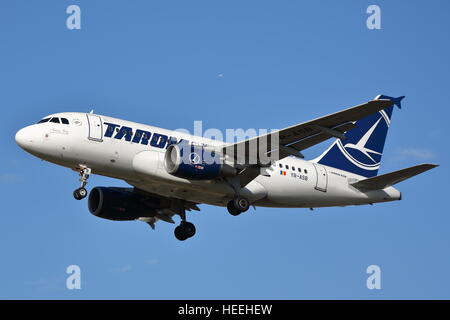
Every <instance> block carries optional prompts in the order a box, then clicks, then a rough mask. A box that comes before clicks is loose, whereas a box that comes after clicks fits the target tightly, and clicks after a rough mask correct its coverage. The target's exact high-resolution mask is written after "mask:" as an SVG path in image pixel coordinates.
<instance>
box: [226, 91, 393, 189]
mask: <svg viewBox="0 0 450 320" xmlns="http://www.w3.org/2000/svg"><path fill="white" fill-rule="evenodd" d="M394 103H395V102H394V101H392V100H388V99H377V100H372V101H369V102H367V103H364V104H361V105H358V106H354V107H352V108H348V109H345V110H342V111H339V112H336V113H333V114H330V115H327V116H324V117H320V118H317V119H314V120H311V121H308V122H304V123H300V124H297V125H294V126H291V127H288V128H284V129H281V130H279V131H276V132H271V133H268V134H265V135H261V136H257V137H254V138H251V139H248V140H244V141H241V142H237V143H234V144H231V145H227V146H225V147H224V148H223V149H222V152H223V153H224V154H226V155H227V156H228V157H229V158H231V159H233V160H234V161H235V163H236V164H237V166H239V165H240V166H241V168H242V169H243V170H242V171H241V172H242V175H243V181H244V182H241V186H245V185H246V183H248V182H249V181H251V180H253V179H254V178H256V177H257V176H258V174H259V171H258V170H245V169H246V168H248V167H253V168H254V167H261V166H266V165H270V161H274V160H279V159H283V158H285V157H287V156H289V155H294V156H298V157H303V156H302V155H301V153H300V151H302V150H304V149H307V148H309V147H311V146H314V145H316V144H318V143H321V142H323V141H325V140H327V139H329V138H332V137H336V138H345V136H344V133H345V132H346V131H348V130H351V129H352V128H354V127H355V125H354V122H355V121H357V120H360V119H362V118H365V117H367V116H368V115H371V114H373V113H375V112H378V111H380V110H382V109H385V108H387V107H389V106H391V105H393V104H394ZM261 155H265V156H264V157H263V158H262V157H261ZM268 159H270V160H269V161H268ZM252 172H253V173H252ZM244 183H245V184H244Z"/></svg>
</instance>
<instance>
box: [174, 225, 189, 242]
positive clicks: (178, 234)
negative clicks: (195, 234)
mask: <svg viewBox="0 0 450 320" xmlns="http://www.w3.org/2000/svg"><path fill="white" fill-rule="evenodd" d="M174 234H175V238H177V239H178V240H180V241H184V240H186V239H187V238H188V237H187V235H186V233H185V232H184V229H183V227H182V226H181V225H179V226H178V227H176V228H175V230H174Z"/></svg>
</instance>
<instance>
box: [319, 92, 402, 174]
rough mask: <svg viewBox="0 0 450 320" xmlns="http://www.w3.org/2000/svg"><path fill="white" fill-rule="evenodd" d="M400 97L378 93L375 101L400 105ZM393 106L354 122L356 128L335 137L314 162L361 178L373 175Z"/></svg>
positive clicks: (376, 171) (377, 166) (378, 163)
mask: <svg viewBox="0 0 450 320" xmlns="http://www.w3.org/2000/svg"><path fill="white" fill-rule="evenodd" d="M403 98H404V96H402V97H398V98H392V97H388V96H385V95H379V96H377V97H376V98H375V100H381V99H383V100H384V99H386V100H391V101H392V102H393V103H394V105H396V106H397V107H399V108H401V101H402V99H403ZM394 105H392V106H390V107H387V108H386V109H383V110H380V111H379V112H376V113H374V114H371V115H370V116H367V117H366V118H363V119H361V120H358V121H356V122H355V125H356V128H354V129H351V130H349V131H348V132H347V133H345V139H336V140H335V141H334V142H333V144H332V145H331V146H330V147H329V148H328V149H327V150H326V151H325V152H324V153H323V154H322V155H321V156H320V157H319V158H317V159H316V161H317V163H320V164H323V165H326V166H330V167H333V168H338V169H342V170H345V171H349V172H353V173H356V174H359V175H361V176H364V177H374V176H376V175H377V173H378V169H379V168H380V163H381V156H382V155H383V148H384V143H385V141H386V135H387V132H388V129H389V126H390V125H391V117H392V111H393V109H394Z"/></svg>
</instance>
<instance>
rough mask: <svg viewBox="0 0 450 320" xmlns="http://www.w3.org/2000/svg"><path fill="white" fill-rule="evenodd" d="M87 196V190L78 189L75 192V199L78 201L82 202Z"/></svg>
mask: <svg viewBox="0 0 450 320" xmlns="http://www.w3.org/2000/svg"><path fill="white" fill-rule="evenodd" d="M86 196H87V190H86V189H85V188H78V189H76V190H75V191H74V192H73V197H74V198H75V199H76V200H81V199H83V198H85V197H86Z"/></svg>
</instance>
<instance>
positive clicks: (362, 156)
mask: <svg viewBox="0 0 450 320" xmlns="http://www.w3.org/2000/svg"><path fill="white" fill-rule="evenodd" d="M380 115H381V116H380ZM367 120H368V122H369V123H365V124H364V125H363V126H361V128H360V130H357V129H356V130H355V129H354V130H352V131H353V132H352V134H351V135H349V136H348V137H347V138H348V140H349V141H348V142H347V143H345V144H343V141H342V140H340V139H339V140H337V146H338V147H339V149H340V150H341V152H342V154H343V155H344V156H345V157H346V158H347V160H348V161H350V162H351V163H353V164H354V165H355V166H357V167H359V168H361V169H365V170H377V169H378V168H379V167H380V162H381V156H382V148H383V144H384V141H383V144H379V143H377V141H376V140H377V137H381V136H385V135H383V134H382V133H381V131H386V130H387V128H388V127H389V125H390V120H389V117H388V115H387V114H386V112H385V111H384V110H381V111H379V112H378V113H376V114H374V117H369V118H368V119H367ZM382 120H383V121H382ZM383 124H384V125H383ZM366 128H370V129H369V130H367V131H366ZM344 142H345V140H344ZM368 145H370V146H368Z"/></svg>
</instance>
